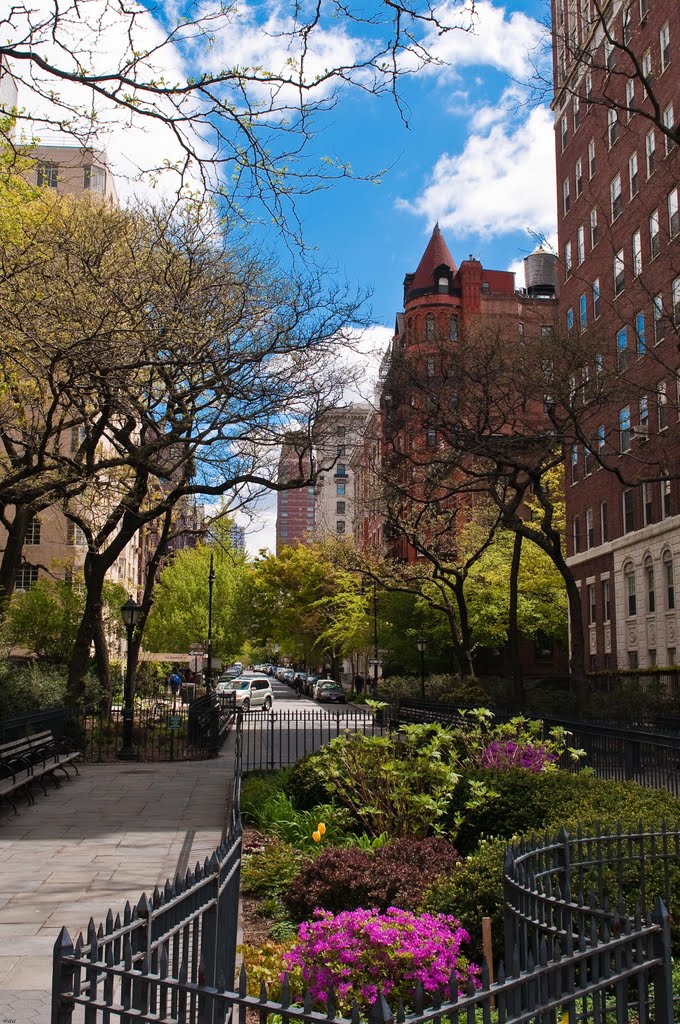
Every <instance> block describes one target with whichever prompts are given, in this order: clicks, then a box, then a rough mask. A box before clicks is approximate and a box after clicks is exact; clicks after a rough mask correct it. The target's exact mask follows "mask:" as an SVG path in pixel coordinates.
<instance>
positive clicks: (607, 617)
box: [602, 580, 612, 622]
mask: <svg viewBox="0 0 680 1024" xmlns="http://www.w3.org/2000/svg"><path fill="white" fill-rule="evenodd" d="M611 617H612V604H611V598H610V596H609V580H602V620H603V621H604V622H610V621H611Z"/></svg>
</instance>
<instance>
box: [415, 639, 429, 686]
mask: <svg viewBox="0 0 680 1024" xmlns="http://www.w3.org/2000/svg"><path fill="white" fill-rule="evenodd" d="M416 647H417V648H418V650H419V651H420V696H421V697H423V698H424V697H425V648H426V647H427V640H426V639H425V637H424V636H419V637H418V639H417V640H416Z"/></svg>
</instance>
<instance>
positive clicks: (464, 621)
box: [453, 577, 475, 679]
mask: <svg viewBox="0 0 680 1024" xmlns="http://www.w3.org/2000/svg"><path fill="white" fill-rule="evenodd" d="M464 586H465V581H464V580H463V579H461V578H460V577H456V582H455V585H454V588H453V591H454V594H455V595H456V604H457V605H458V621H459V626H460V657H461V664H460V670H461V675H462V676H463V677H464V678H472V679H474V676H475V663H474V660H473V657H472V630H471V629H470V620H469V618H468V611H467V601H466V600H465V591H464Z"/></svg>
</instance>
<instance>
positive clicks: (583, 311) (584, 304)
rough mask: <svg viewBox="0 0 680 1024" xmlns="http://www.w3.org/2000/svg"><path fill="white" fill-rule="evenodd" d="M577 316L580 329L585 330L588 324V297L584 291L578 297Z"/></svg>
mask: <svg viewBox="0 0 680 1024" xmlns="http://www.w3.org/2000/svg"><path fill="white" fill-rule="evenodd" d="M579 316H580V318H581V330H582V331H585V329H586V327H587V326H588V299H587V298H586V293H585V292H583V294H582V295H581V298H580V299H579Z"/></svg>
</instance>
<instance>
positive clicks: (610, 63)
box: [604, 39, 616, 71]
mask: <svg viewBox="0 0 680 1024" xmlns="http://www.w3.org/2000/svg"><path fill="white" fill-rule="evenodd" d="M604 63H605V66H606V68H607V71H613V70H614V66H615V65H616V49H615V47H614V44H613V42H612V41H611V40H610V39H605V41H604Z"/></svg>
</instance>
